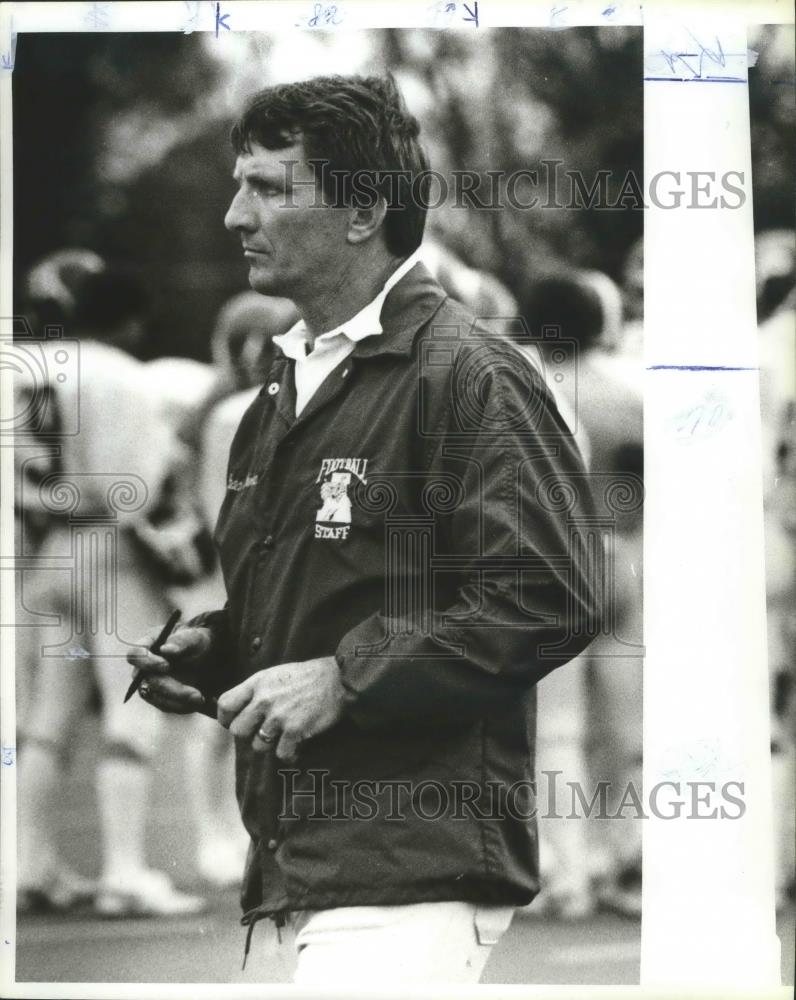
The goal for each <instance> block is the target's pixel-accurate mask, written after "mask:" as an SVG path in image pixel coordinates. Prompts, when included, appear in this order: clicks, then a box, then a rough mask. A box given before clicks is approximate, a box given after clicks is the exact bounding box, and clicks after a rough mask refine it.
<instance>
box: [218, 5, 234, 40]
mask: <svg viewBox="0 0 796 1000" xmlns="http://www.w3.org/2000/svg"><path fill="white" fill-rule="evenodd" d="M228 17H229V14H222V13H221V4H220V3H217V4H216V38H218V29H219V28H226V29H227V31H232V28H230V26H229V25H228V24H227V18H228Z"/></svg>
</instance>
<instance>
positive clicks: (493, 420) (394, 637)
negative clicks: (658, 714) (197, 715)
mask: <svg viewBox="0 0 796 1000" xmlns="http://www.w3.org/2000/svg"><path fill="white" fill-rule="evenodd" d="M477 353H478V352H476V351H472V352H465V350H464V349H462V350H461V351H460V352H459V355H458V357H457V360H456V361H455V362H454V364H453V366H452V367H453V370H452V373H451V377H450V379H448V380H447V383H446V385H445V387H444V388H439V389H437V390H435V391H437V392H443V393H446V394H447V397H448V398H447V400H443V401H442V402H443V403H444V404H445V405H444V406H443V417H442V419H441V421H440V424H441V426H442V428H443V430H442V431H441V433H440V436H439V440H438V442H437V443H436V445H435V447H434V450H433V457H432V458H431V461H430V462H429V465H428V473H427V475H428V478H427V486H426V490H425V496H426V497H431V496H433V495H434V493H435V477H436V482H437V487H436V489H437V492H438V493H439V492H442V493H445V494H446V495H447V502H446V503H443V504H441V505H439V506H440V507H441V508H442V509H441V510H438V511H436V512H434V513H433V514H432V517H433V523H434V541H433V552H434V558H433V559H432V560H431V562H432V563H436V564H437V565H438V566H439V567H441V568H439V569H436V568H431V567H427V568H426V570H424V573H425V576H426V579H419V577H418V574H417V573H416V572H415V573H414V576H413V578H412V580H411V581H408V583H407V585H409V586H413V587H418V586H419V587H422V588H425V589H424V590H422V593H427V594H433V595H436V596H435V598H433V599H432V604H433V605H434V606H432V607H430V608H427V611H426V612H425V613H424V614H422V615H421V618H422V620H419V621H418V620H412V619H410V618H407V617H406V616H405V615H403V616H397V617H396V615H394V614H393V615H391V614H390V609H387V610H386V611H383V612H382V613H378V614H374V615H372V616H370V617H369V618H367V619H366V620H365V621H363V622H361V623H359V624H358V625H356V626H355V627H354V628H353V629H351V630H350V631H349V632H348V633H347V634H346V635H344V636H343V638H342V640H341V642H340V643H339V646H338V648H337V650H336V654H335V657H336V660H337V663H338V665H339V667H340V672H341V677H342V682H343V685H344V687H345V690H346V694H347V699H348V707H347V711H348V714H349V715H350V716H351V718H352V719H353V721H354V722H356V723H357V724H358V725H360V726H362V727H364V728H372V727H384V726H399V727H403V726H409V727H410V728H412V727H417V726H433V725H440V724H448V723H452V724H454V725H456V724H459V723H464V722H467V721H468V720H471V719H473V718H475V717H478V716H482V715H484V714H487V713H489V712H490V711H493V710H498V709H499V708H500V707H501V706H506V705H507V704H508V703H509V702H511V701H516V699H517V698H518V697H520V696H521V695H522V694H523V692H524V691H525V690H526V689H527V688H528V687H530V686H531V685H533V684H535V683H536V682H537V681H539V680H541V678H543V677H544V676H545V675H546V674H547V673H549V672H550V671H551V670H553V669H554V668H555V667H556V666H559V665H561V664H562V663H565V662H567V661H568V660H570V659H572V658H573V657H574V656H576V655H577V654H578V653H580V652H581V651H582V650H583V649H584V648H585V647H586V646H587V645H588V643H589V642H590V641H591V638H592V637H593V636H594V634H595V632H596V629H597V627H598V615H599V609H598V607H597V599H596V597H595V593H594V591H595V588H594V587H593V584H592V579H593V576H594V574H595V572H596V571H597V570H598V569H599V564H600V561H601V558H602V547H601V539H600V538H599V535H598V536H596V541H595V535H594V518H593V511H594V508H593V505H592V502H591V496H590V493H589V486H588V479H587V476H586V474H585V470H584V467H583V464H582V461H581V458H580V455H579V453H578V450H577V448H576V446H575V444H574V443H573V438H572V433H571V431H570V430H569V428H567V426H566V425H565V424H564V422H563V420H562V419H561V417H560V415H559V413H558V410H557V408H556V404H555V402H554V401H553V398H552V396H551V394H550V392H549V390H548V389H547V387H546V386H545V384H544V382H543V380H542V378H541V376H540V375H539V374H538V372H537V371H536V370H535V368H534V367H533V366H532V365H531V363H530V362H529V361H528V360H527V359H526V358H524V357H523V356H522V355H521V353H520V352H519V351H518V350H517V349H516V348H515V347H514V345H512V344H506V345H505V346H503V347H502V348H500V347H499V348H496V349H494V350H493V353H492V354H491V355H490V356H489V357H488V358H486V359H485V356H484V354H483V345H482V348H481V352H480V353H481V357H480V359H479V358H477V357H476V354H477ZM474 373H477V374H476V375H474ZM451 493H455V494H456V496H455V498H454V499H453V500H452V501H451V496H450V494H451ZM387 571H388V572H390V568H389V567H388V568H387ZM411 573H412V571H410V575H411ZM422 575H423V574H422V573H421V574H420V576H422ZM446 581H447V586H446ZM440 595H443V598H442V600H438V598H439V596H440Z"/></svg>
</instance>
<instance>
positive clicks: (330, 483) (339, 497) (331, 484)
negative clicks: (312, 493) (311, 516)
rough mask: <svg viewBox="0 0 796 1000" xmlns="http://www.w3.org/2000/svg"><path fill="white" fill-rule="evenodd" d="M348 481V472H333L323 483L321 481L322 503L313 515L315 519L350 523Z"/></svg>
mask: <svg viewBox="0 0 796 1000" xmlns="http://www.w3.org/2000/svg"><path fill="white" fill-rule="evenodd" d="M350 483H351V473H350V472H333V473H332V475H331V477H330V478H329V479H328V480H327V481H326V482H325V483H321V500H322V501H323V504H322V506H321V509H320V510H319V511H318V513H317V514H316V515H315V520H316V521H333V522H335V523H336V524H351V501H350V499H349V498H348V487H349V484H350Z"/></svg>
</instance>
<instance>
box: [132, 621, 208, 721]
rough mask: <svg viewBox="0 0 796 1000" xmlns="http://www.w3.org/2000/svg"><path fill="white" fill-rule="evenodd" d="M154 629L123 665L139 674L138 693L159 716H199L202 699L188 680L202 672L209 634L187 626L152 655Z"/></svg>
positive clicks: (155, 633)
mask: <svg viewBox="0 0 796 1000" xmlns="http://www.w3.org/2000/svg"><path fill="white" fill-rule="evenodd" d="M158 632H159V630H158V629H154V630H153V631H152V632H150V633H149V634H147V635H145V636H144V637H143V638H142V639H141V640H140V645H138V646H135V647H134V648H133V649H131V650H130V652H129V653H128V654H127V662H128V663H130V664H131V665H132V666H133V667H135V668H136V669H135V670H134V671H133V674H134V676H135V675H136V673H137V672H143V674H144V679H143V683H142V684H141V687H140V688H139V690H138V693H139V694H140V695H141V697H142V698H143V699H144V700H145V701H147V702H149V704H150V705H154V706H155V707H156V708H159V709H160V710H161V711H162V712H173V713H176V714H178V715H187V714H188V713H189V712H199V711H201V709H202V707H203V706H204V702H205V698H204V695H203V694H202V692H201V691H200V690H199V688H197V687H195V686H194V684H192V683H191V679H192V677H193V678H196V677H198V676H200V674H201V673H202V671H203V670H204V669H205V666H206V660H207V654H208V653H209V652H210V645H211V641H212V638H211V634H210V630H209V629H207V628H195V627H193V626H188V627H186V628H180V629H177V630H176V631H175V632H173V633H172V634H171V635H170V636H169V638H168V639H167V640H166V642H165V643H164V644H163V646H162V647H161V650H160V653H153V652H151V651H150V649H149V647H150V646H151V645H152V644H153V643H154V642H155V640H156V639H157V637H158Z"/></svg>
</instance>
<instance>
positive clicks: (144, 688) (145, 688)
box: [138, 681, 151, 698]
mask: <svg viewBox="0 0 796 1000" xmlns="http://www.w3.org/2000/svg"><path fill="white" fill-rule="evenodd" d="M138 693H139V694H140V695H141V697H142V698H148V697H149V695H150V694H151V691H150V688H149V685H148V684H147V682H146V681H142V682H141V687H140V688H139V689H138Z"/></svg>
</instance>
